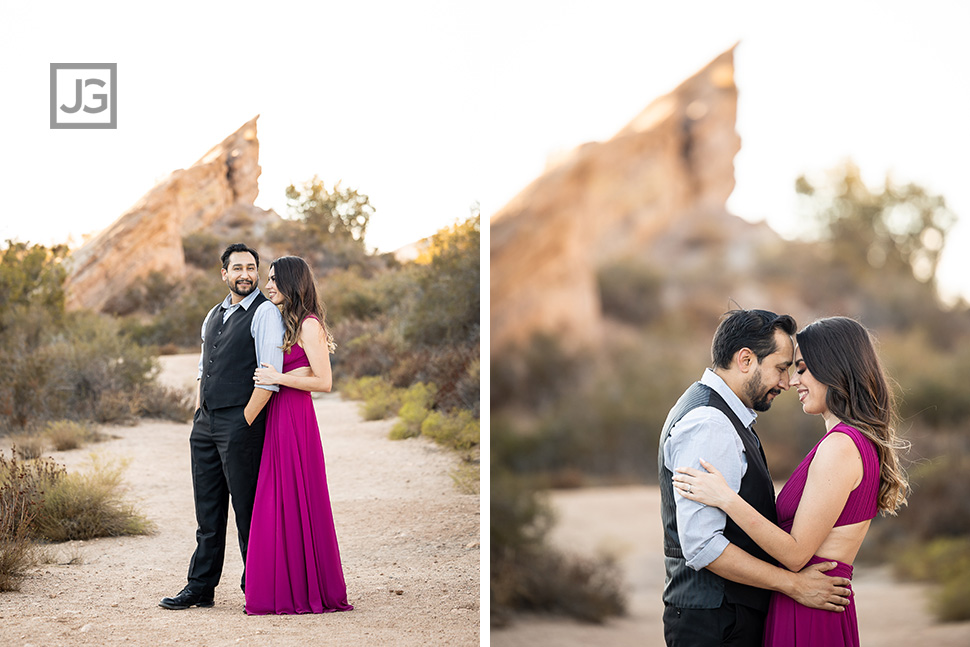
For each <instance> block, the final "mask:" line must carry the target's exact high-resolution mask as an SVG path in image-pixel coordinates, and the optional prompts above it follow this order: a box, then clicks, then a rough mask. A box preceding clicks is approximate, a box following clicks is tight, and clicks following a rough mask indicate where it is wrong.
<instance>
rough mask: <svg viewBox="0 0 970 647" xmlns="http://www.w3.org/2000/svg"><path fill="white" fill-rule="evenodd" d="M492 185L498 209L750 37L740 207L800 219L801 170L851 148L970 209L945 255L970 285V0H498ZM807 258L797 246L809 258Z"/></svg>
mask: <svg viewBox="0 0 970 647" xmlns="http://www.w3.org/2000/svg"><path fill="white" fill-rule="evenodd" d="M489 12H490V15H491V24H492V29H491V35H490V38H489V40H488V50H487V55H486V60H488V61H489V66H488V68H487V69H486V73H485V74H486V78H487V84H488V87H489V91H488V92H487V95H486V97H487V98H486V109H485V113H486V114H487V115H488V117H489V119H490V120H491V123H490V136H489V137H488V139H487V143H486V146H487V148H486V150H487V157H490V158H491V159H492V161H493V162H494V161H495V160H496V159H497V160H500V163H493V164H492V165H491V167H490V173H489V177H488V181H487V182H486V184H485V191H484V193H483V199H482V201H483V209H482V211H483V214H484V215H486V216H490V215H492V214H493V213H494V212H495V211H496V210H498V209H499V208H501V207H502V206H503V205H504V204H505V203H506V202H507V201H508V200H509V199H511V198H512V197H513V196H515V194H517V193H518V192H519V191H520V190H521V189H522V188H524V187H525V186H526V185H527V184H528V183H529V182H531V181H532V180H533V179H534V178H535V177H536V176H537V175H539V174H540V173H541V172H542V170H543V167H544V166H545V163H546V159H547V158H548V156H549V155H550V154H555V153H557V152H561V151H564V150H570V149H572V148H574V147H575V146H577V145H579V144H582V143H584V142H587V141H600V140H604V139H608V138H609V137H611V136H612V135H614V134H615V133H616V132H617V131H618V130H619V129H620V128H621V127H622V126H624V125H625V124H626V123H627V122H629V121H630V120H631V119H632V118H633V117H634V116H636V115H637V114H638V113H639V112H640V110H642V109H643V108H644V107H645V106H646V105H647V104H649V103H650V102H651V101H652V100H653V99H655V98H656V97H658V96H660V95H663V94H665V93H667V92H669V91H670V90H672V89H673V88H675V87H676V86H677V85H678V84H679V83H680V82H681V81H683V80H685V79H686V78H687V77H689V76H690V75H692V74H693V73H694V72H696V71H697V70H698V69H700V68H701V67H702V66H704V65H705V64H706V63H708V62H709V61H710V60H711V59H713V58H714V57H716V56H717V55H718V54H720V53H721V52H723V51H724V50H726V49H728V48H730V47H731V46H732V45H733V44H734V43H736V42H738V41H740V42H741V44H740V45H739V47H738V49H737V50H736V53H735V54H736V55H735V70H736V75H735V81H736V83H737V85H738V88H739V105H738V123H737V130H738V132H739V134H740V136H741V140H742V148H741V152H740V153H739V154H738V156H737V157H736V158H735V169H736V174H735V176H736V179H737V186H736V188H735V190H734V193H733V195H732V196H731V198H730V200H729V201H728V208H729V209H730V210H731V211H732V212H733V213H735V214H737V215H739V216H742V217H744V218H746V219H748V220H752V221H758V220H767V222H768V224H770V225H771V226H772V227H774V228H775V229H776V230H777V231H779V233H781V234H783V235H785V236H788V237H791V236H793V235H795V234H796V233H798V231H799V228H798V223H797V222H796V217H795V214H796V203H795V191H794V182H795V178H796V177H798V175H799V174H802V173H807V174H810V175H813V174H817V173H818V172H820V171H824V170H826V169H829V168H831V167H833V166H835V165H837V164H838V163H839V162H840V161H841V160H843V159H845V158H848V157H851V158H852V159H853V160H855V162H856V163H857V164H858V165H859V166H860V167H861V169H862V172H863V177H864V179H865V180H866V181H867V183H869V184H870V186H878V185H880V184H881V183H882V181H883V180H884V178H885V175H886V173H887V172H889V173H891V174H892V176H893V178H895V179H896V180H898V181H900V182H916V183H918V184H921V185H923V186H925V187H926V188H928V189H929V190H930V191H933V192H935V193H938V194H942V195H943V196H944V197H945V198H946V199H947V201H948V204H949V206H950V208H951V209H952V210H953V211H954V212H956V214H957V215H958V216H959V217H960V221H959V223H958V225H957V226H956V227H955V229H954V230H953V231H952V233H951V236H950V240H949V241H948V245H947V250H946V252H945V254H944V258H943V262H942V265H941V269H940V280H941V284H942V287H943V289H944V290H945V291H946V292H947V293H948V294H950V295H952V294H955V293H962V294H964V295H966V296H967V297H968V298H970V262H968V260H967V259H968V258H970V180H968V175H970V163H968V161H967V159H968V155H970V116H968V114H967V107H968V106H970V83H968V82H967V70H968V69H970V38H968V37H967V29H968V27H970V3H963V2H957V1H950V2H943V1H939V0H930V1H928V2H920V3H913V2H898V1H878V2H877V1H851V2H846V1H844V0H840V1H831V0H819V1H816V2H811V3H787V2H786V3H780V2H768V1H758V2H755V1H746V2H745V1H742V2H722V1H710V0H708V1H694V2H662V3H660V2H626V1H618V0H600V1H597V2H577V1H570V0H556V1H555V2H538V1H537V2H529V1H527V0H526V1H522V0H492V1H491V2H489ZM793 262H797V259H793Z"/></svg>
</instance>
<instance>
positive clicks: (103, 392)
mask: <svg viewBox="0 0 970 647" xmlns="http://www.w3.org/2000/svg"><path fill="white" fill-rule="evenodd" d="M68 317H69V319H68V322H69V328H68V333H67V334H66V335H65V336H63V337H61V338H60V339H59V340H58V341H57V342H55V343H52V344H51V345H50V346H49V347H48V348H47V349H46V353H45V355H46V358H45V359H46V361H50V362H52V364H53V365H54V366H57V367H58V370H57V372H56V374H54V375H52V376H51V377H50V378H49V381H48V384H47V386H46V390H47V393H46V394H45V395H46V397H47V400H48V413H49V414H52V415H48V416H47V417H48V418H68V417H71V418H75V417H77V418H86V419H91V420H95V421H97V422H128V421H131V420H133V419H134V417H135V416H136V414H137V407H136V406H135V403H134V399H133V397H132V394H133V393H134V392H136V391H137V390H138V389H139V388H140V387H142V386H144V385H146V384H149V383H150V382H151V381H152V380H153V379H154V374H155V371H156V370H157V366H156V363H155V359H154V357H153V356H152V354H151V352H150V350H149V349H146V348H143V347H141V346H139V345H138V344H136V343H134V342H133V341H132V340H131V339H130V338H129V337H128V336H127V335H124V334H122V333H121V330H120V326H119V323H118V321H117V320H115V319H113V318H110V317H104V316H101V315H97V314H95V313H92V312H87V311H79V312H74V313H70V314H69V315H68Z"/></svg>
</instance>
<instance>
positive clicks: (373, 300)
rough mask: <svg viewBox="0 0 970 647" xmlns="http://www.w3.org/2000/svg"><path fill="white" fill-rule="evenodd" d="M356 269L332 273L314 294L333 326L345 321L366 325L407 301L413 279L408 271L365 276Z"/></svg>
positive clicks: (361, 270) (401, 270)
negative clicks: (324, 306)
mask: <svg viewBox="0 0 970 647" xmlns="http://www.w3.org/2000/svg"><path fill="white" fill-rule="evenodd" d="M365 270H366V268H362V267H359V266H355V267H351V268H349V269H341V270H334V271H332V272H330V273H329V274H327V275H326V276H325V277H323V278H322V279H321V280H320V281H319V282H318V283H319V285H318V286H317V291H318V293H319V294H320V298H321V299H323V301H324V303H325V304H326V308H327V317H328V319H330V320H331V321H333V323H334V324H339V323H340V322H342V321H345V320H358V321H367V320H370V319H375V318H377V317H379V316H380V315H382V314H389V313H391V312H393V311H394V309H395V308H397V307H398V306H399V304H400V303H401V302H402V301H404V300H405V299H407V298H408V296H409V295H410V293H412V292H413V291H414V289H413V284H414V281H413V278H412V277H411V271H410V270H408V269H398V270H395V271H383V272H378V273H376V274H374V275H373V276H368V275H366V274H365Z"/></svg>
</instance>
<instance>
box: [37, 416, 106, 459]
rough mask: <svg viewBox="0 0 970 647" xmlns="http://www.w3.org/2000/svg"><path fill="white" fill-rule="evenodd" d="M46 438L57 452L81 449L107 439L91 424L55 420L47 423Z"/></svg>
mask: <svg viewBox="0 0 970 647" xmlns="http://www.w3.org/2000/svg"><path fill="white" fill-rule="evenodd" d="M44 436H45V437H46V438H47V442H49V443H50V445H51V447H53V448H54V449H55V450H56V451H59V452H63V451H68V450H71V449H79V448H81V447H83V446H84V445H86V444H87V443H93V442H101V441H103V440H105V439H106V438H107V436H105V435H104V434H101V433H99V432H98V431H97V429H96V428H95V427H94V426H93V425H90V424H87V423H84V422H75V421H73V420H55V421H53V422H49V423H47V428H46V429H45V430H44Z"/></svg>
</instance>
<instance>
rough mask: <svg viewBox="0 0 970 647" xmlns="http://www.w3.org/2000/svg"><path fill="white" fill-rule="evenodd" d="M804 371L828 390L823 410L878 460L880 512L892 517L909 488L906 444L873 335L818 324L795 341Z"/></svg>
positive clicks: (846, 324) (847, 324)
mask: <svg viewBox="0 0 970 647" xmlns="http://www.w3.org/2000/svg"><path fill="white" fill-rule="evenodd" d="M796 339H797V340H798V347H799V348H800V349H801V351H802V358H803V359H804V360H805V366H806V367H807V368H808V370H809V371H811V373H812V376H813V377H815V379H817V380H818V381H819V382H821V383H822V384H824V385H825V386H826V387H828V392H827V393H826V395H825V404H826V406H828V408H829V411H831V412H832V414H833V415H835V417H836V418H838V419H839V420H841V421H842V422H844V423H846V424H848V425H851V426H853V427H855V428H856V429H858V430H859V431H861V432H862V433H863V434H865V436H866V438H868V439H869V440H871V441H872V443H873V444H874V445H875V446H876V452H877V454H878V455H879V509H880V510H881V511H882V512H883V513H884V514H885V513H889V514H896V510H898V509H899V507H900V506H902V505H905V504H906V495H907V493H908V491H909V483H908V481H907V479H906V473H905V471H904V470H903V468H902V467H901V466H900V464H899V456H898V454H899V452H900V451H902V450H905V449H908V448H909V443H908V442H906V441H905V440H902V439H901V438H898V437H897V435H896V426H897V424H898V418H897V415H896V403H895V396H894V395H893V391H892V388H890V385H889V380H888V379H887V377H886V374H885V372H884V371H883V368H882V364H881V363H880V361H879V357H878V355H876V349H875V346H874V344H873V339H872V335H870V334H869V331H868V330H866V328H865V327H864V326H863V325H862V324H860V323H859V322H858V321H856V320H854V319H849V318H848V317H830V318H827V319H819V320H818V321H815V322H813V323H811V324H809V325H807V326H806V327H805V328H803V329H802V330H801V331H800V332H799V333H798V335H797V336H796Z"/></svg>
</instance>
